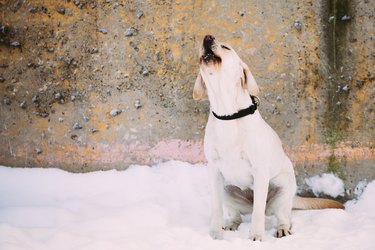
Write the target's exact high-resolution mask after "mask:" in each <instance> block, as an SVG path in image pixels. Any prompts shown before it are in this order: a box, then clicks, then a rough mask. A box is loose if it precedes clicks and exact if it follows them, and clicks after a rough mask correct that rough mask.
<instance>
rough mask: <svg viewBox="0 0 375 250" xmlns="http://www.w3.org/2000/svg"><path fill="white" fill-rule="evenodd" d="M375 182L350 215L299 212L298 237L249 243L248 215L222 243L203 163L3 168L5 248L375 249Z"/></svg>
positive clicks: (295, 218)
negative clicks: (83, 169)
mask: <svg viewBox="0 0 375 250" xmlns="http://www.w3.org/2000/svg"><path fill="white" fill-rule="evenodd" d="M373 197H375V181H373V182H370V183H369V184H368V185H367V188H366V189H365V190H364V192H363V194H362V195H361V197H360V198H359V199H358V200H357V201H351V202H348V203H347V204H346V210H334V209H326V210H314V211H293V215H292V222H293V229H292V231H293V232H294V234H293V235H292V236H289V237H285V238H281V239H276V238H274V237H273V236H272V235H273V233H274V232H275V229H274V228H272V226H273V224H274V220H273V219H272V218H270V219H268V220H267V231H266V237H265V239H264V241H263V242H252V241H249V240H248V239H247V237H248V232H249V229H250V226H251V222H250V218H248V217H246V218H245V222H244V223H243V224H241V226H240V228H239V231H236V232H225V233H224V240H212V239H211V238H210V237H209V234H208V232H209V219H210V204H209V200H210V198H209V190H208V174H207V168H206V166H204V165H200V164H198V165H191V164H188V163H183V162H167V163H161V164H158V165H155V166H153V167H151V168H150V167H147V166H133V167H130V168H129V169H128V170H126V171H115V170H112V171H106V172H93V173H86V174H72V173H67V172H64V171H62V170H58V169H36V168H33V169H25V168H24V169H20V168H17V169H16V168H8V167H0V249H2V250H13V249H37V250H43V249H46V250H47V249H48V250H49V249H64V250H65V249H88V250H95V249H105V250H106V249H126V250H133V249H134V250H148V249H152V250H155V249H163V250H165V249H166V250H168V249H170V250H180V249H181V250H184V249H186V250H194V249H197V250H206V249H207V250H210V249H215V250H224V249H228V250H232V249H239V250H241V249H266V250H267V249H273V250H274V249H289V250H293V249H298V250H300V249H314V250H315V249H320V250H321V249H329V250H330V249H344V250H345V249H348V250H350V249H353V250H354V249H355V250H366V249H374V246H375V238H374V235H375V214H374V213H373V211H374V210H375V201H374V199H373Z"/></svg>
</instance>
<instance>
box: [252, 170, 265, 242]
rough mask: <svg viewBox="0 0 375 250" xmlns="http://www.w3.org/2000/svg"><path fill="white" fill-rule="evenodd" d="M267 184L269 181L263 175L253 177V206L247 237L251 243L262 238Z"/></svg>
mask: <svg viewBox="0 0 375 250" xmlns="http://www.w3.org/2000/svg"><path fill="white" fill-rule="evenodd" d="M268 184H269V180H268V178H267V177H266V176H265V175H264V174H263V173H257V174H255V175H254V205H253V213H252V215H251V229H250V237H249V238H250V240H253V241H256V240H259V241H261V240H262V239H263V237H264V230H265V219H266V216H265V211H266V202H267V194H268Z"/></svg>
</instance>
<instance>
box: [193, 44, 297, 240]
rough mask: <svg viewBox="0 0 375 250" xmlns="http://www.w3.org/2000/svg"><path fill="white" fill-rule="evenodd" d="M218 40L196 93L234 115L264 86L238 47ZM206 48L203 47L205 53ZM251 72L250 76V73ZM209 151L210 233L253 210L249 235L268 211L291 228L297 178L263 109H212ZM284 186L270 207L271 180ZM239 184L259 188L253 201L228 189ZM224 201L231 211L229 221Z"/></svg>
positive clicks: (254, 235) (260, 229)
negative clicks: (224, 117)
mask: <svg viewBox="0 0 375 250" xmlns="http://www.w3.org/2000/svg"><path fill="white" fill-rule="evenodd" d="M226 46H227V47H228V48H230V50H227V49H223V48H221V44H220V43H216V42H215V44H214V49H213V51H214V53H215V55H218V56H220V57H221V59H222V61H221V63H219V64H213V63H208V64H207V63H205V62H201V65H200V71H199V75H198V78H197V81H196V83H195V86H194V99H200V98H201V97H203V96H204V95H205V93H207V94H208V98H209V101H210V106H211V111H214V112H215V113H216V114H218V115H231V114H233V113H236V112H238V111H239V110H241V109H244V108H247V107H248V106H249V105H251V104H252V101H251V98H250V96H249V94H252V95H256V94H258V92H259V89H258V86H257V84H256V82H255V79H254V77H253V76H252V75H251V72H250V70H249V69H248V67H247V65H246V64H245V63H244V62H243V61H242V60H241V59H240V57H239V56H238V55H237V54H236V52H235V51H234V50H233V48H231V47H229V46H228V45H226ZM202 53H204V52H203V49H202V52H201V54H202ZM245 74H246V76H245ZM204 151H205V155H206V158H207V160H208V167H209V173H210V182H211V183H210V186H211V192H212V218H211V230H210V234H211V236H212V237H213V238H217V239H221V238H222V237H223V230H222V228H223V227H225V228H227V229H228V228H230V229H232V228H234V229H235V228H236V227H237V226H238V224H239V223H241V217H240V214H244V213H250V212H252V224H251V230H250V235H249V237H250V239H252V240H262V238H263V237H264V230H265V229H264V227H265V214H266V209H267V214H273V215H275V216H276V218H277V219H278V230H281V231H280V232H281V233H283V234H284V235H288V234H290V232H289V229H290V226H291V224H290V215H291V210H292V204H293V197H294V195H295V192H296V181H295V177H294V170H293V166H292V163H291V161H290V160H289V158H288V157H287V156H286V154H285V153H284V151H283V148H282V145H281V141H280V139H279V137H278V136H277V134H276V133H275V132H274V130H273V129H272V128H271V127H270V126H269V125H268V124H267V123H266V122H265V121H264V120H263V118H262V117H261V115H260V113H259V111H258V110H257V111H256V112H255V113H254V114H252V115H248V116H246V117H243V118H240V119H237V120H230V121H223V120H218V119H217V118H215V117H214V116H213V115H212V113H211V112H210V116H209V118H208V123H207V126H206V133H205V138H204ZM270 184H271V185H273V186H277V187H280V188H281V189H280V190H281V192H279V193H278V195H277V197H276V198H275V199H274V200H273V202H272V203H271V204H269V205H268V207H267V208H266V199H267V193H268V187H269V185H270ZM227 185H234V186H237V187H239V188H241V189H242V190H244V189H246V188H250V189H252V190H254V204H253V207H251V206H249V205H246V204H241V202H239V201H238V200H236V199H235V198H234V197H231V196H230V195H228V194H227V192H226V191H225V190H224V188H225V186H227ZM223 205H224V206H225V207H226V210H228V211H229V213H230V214H229V221H228V223H227V225H224V219H223V218H224V216H223Z"/></svg>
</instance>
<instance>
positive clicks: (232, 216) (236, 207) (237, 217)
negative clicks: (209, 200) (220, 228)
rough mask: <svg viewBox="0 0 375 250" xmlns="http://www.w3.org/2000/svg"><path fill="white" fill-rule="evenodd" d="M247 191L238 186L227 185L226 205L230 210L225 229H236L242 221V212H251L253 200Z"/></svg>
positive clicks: (225, 193)
mask: <svg viewBox="0 0 375 250" xmlns="http://www.w3.org/2000/svg"><path fill="white" fill-rule="evenodd" d="M248 193H249V192H247V191H242V190H241V189H240V188H238V187H236V186H232V185H229V186H226V187H225V192H224V197H223V198H224V200H223V201H224V202H223V203H224V206H225V210H226V211H227V212H228V219H227V221H226V223H225V226H224V230H230V231H235V230H237V229H238V226H239V225H240V224H241V222H242V218H241V214H249V213H251V209H252V204H251V203H252V201H251V200H250V199H249V197H248Z"/></svg>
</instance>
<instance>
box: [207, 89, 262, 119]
mask: <svg viewBox="0 0 375 250" xmlns="http://www.w3.org/2000/svg"><path fill="white" fill-rule="evenodd" d="M250 97H251V101H252V102H253V104H251V105H250V106H249V107H247V108H245V109H241V110H240V111H238V112H237V113H234V114H232V115H217V114H216V113H215V112H214V111H212V114H213V115H214V116H215V117H216V118H217V119H219V120H224V121H229V120H235V119H239V118H242V117H245V116H247V115H252V114H254V112H255V110H257V108H258V105H259V98H258V97H256V96H252V95H251V96H250Z"/></svg>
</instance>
